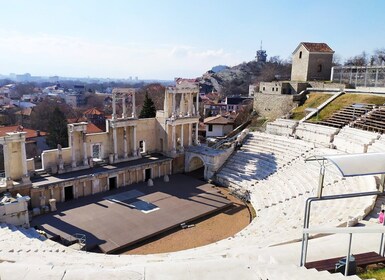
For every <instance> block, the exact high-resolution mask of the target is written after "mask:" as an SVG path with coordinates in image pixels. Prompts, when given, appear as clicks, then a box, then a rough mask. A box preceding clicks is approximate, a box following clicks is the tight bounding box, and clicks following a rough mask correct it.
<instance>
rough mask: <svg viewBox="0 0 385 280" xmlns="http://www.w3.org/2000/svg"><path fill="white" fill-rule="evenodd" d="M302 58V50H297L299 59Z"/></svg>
mask: <svg viewBox="0 0 385 280" xmlns="http://www.w3.org/2000/svg"><path fill="white" fill-rule="evenodd" d="M301 58H302V51H300V52H299V59H301Z"/></svg>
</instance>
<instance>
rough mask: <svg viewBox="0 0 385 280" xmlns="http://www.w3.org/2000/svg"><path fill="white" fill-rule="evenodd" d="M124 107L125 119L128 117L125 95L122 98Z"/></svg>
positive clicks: (123, 116)
mask: <svg viewBox="0 0 385 280" xmlns="http://www.w3.org/2000/svg"><path fill="white" fill-rule="evenodd" d="M122 107H123V113H122V118H123V119H125V118H127V108H126V97H125V96H124V97H123V98H122Z"/></svg>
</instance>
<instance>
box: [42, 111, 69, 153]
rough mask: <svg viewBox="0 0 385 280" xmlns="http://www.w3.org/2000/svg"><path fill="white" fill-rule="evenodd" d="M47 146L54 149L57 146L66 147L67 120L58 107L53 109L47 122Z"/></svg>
mask: <svg viewBox="0 0 385 280" xmlns="http://www.w3.org/2000/svg"><path fill="white" fill-rule="evenodd" d="M47 132H48V136H47V144H48V146H49V147H50V148H56V147H57V145H58V144H60V145H61V146H62V147H68V132H67V119H66V117H65V115H64V113H63V112H62V111H60V109H59V107H55V109H54V110H53V112H52V114H51V116H50V118H49V121H48V130H47Z"/></svg>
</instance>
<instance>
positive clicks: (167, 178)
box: [163, 174, 170, 183]
mask: <svg viewBox="0 0 385 280" xmlns="http://www.w3.org/2000/svg"><path fill="white" fill-rule="evenodd" d="M163 181H164V182H166V183H167V182H170V178H169V177H168V175H167V174H166V175H164V177H163Z"/></svg>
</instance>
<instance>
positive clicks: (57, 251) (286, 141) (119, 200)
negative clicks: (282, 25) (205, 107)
mask: <svg viewBox="0 0 385 280" xmlns="http://www.w3.org/2000/svg"><path fill="white" fill-rule="evenodd" d="M298 53H300V55H298ZM332 54H333V51H331V49H330V48H329V47H328V46H327V45H326V44H323V43H301V44H300V45H299V46H298V48H297V49H296V50H295V52H294V53H293V56H294V58H295V57H299V58H300V59H306V58H307V57H308V58H309V59H308V64H307V70H308V71H299V70H298V69H296V68H295V67H296V64H295V59H293V68H294V69H293V71H292V80H293V81H287V82H285V83H283V82H282V83H275V82H273V83H272V84H267V83H265V84H264V85H261V88H260V91H258V92H257V93H254V102H255V103H254V108H255V110H257V111H259V112H260V114H261V115H265V117H266V118H267V121H266V123H265V124H264V126H263V127H258V129H256V128H253V127H252V126H251V127H241V128H239V129H238V130H235V131H234V133H233V134H231V136H229V137H227V138H225V139H223V140H222V141H220V142H218V143H216V144H215V145H214V146H213V147H208V146H205V145H200V143H199V141H198V134H197V130H198V122H199V116H198V105H199V97H198V94H199V89H198V87H197V85H196V83H195V82H194V80H189V79H177V80H176V83H175V86H173V87H169V88H167V89H166V91H165V99H164V110H162V111H158V112H157V115H156V117H155V118H152V119H138V118H137V116H136V112H135V105H134V104H135V92H134V91H132V90H127V89H116V90H115V91H114V93H113V94H114V104H115V105H114V114H113V116H112V119H110V120H108V121H107V131H106V132H104V133H98V134H92V133H87V130H86V128H87V124H86V123H77V124H70V125H69V127H68V131H69V134H70V147H69V148H61V147H58V148H57V149H54V150H48V151H45V152H44V153H43V155H42V157H43V170H35V169H34V166H33V163H32V162H31V161H29V160H28V159H26V158H25V149H24V148H23V145H24V143H25V136H24V134H23V132H20V131H18V132H13V133H9V134H8V135H7V136H5V137H3V138H2V139H0V140H1V143H2V144H3V148H4V156H5V160H7V161H6V162H8V163H7V164H6V166H5V173H6V177H5V179H4V180H2V185H1V189H2V190H3V192H6V191H7V192H9V193H10V196H9V197H8V201H6V200H4V201H3V202H2V203H3V204H2V207H1V208H0V209H1V210H2V211H4V212H2V215H3V216H4V217H5V218H4V219H8V220H6V223H2V224H1V228H0V233H1V234H0V236H1V243H0V252H1V254H0V277H1V279H91V278H92V279H110V278H111V279H266V280H267V279H344V278H345V276H344V274H353V275H350V276H347V277H348V278H350V279H360V278H359V277H358V276H356V275H354V273H350V270H352V268H353V266H354V265H357V266H366V265H368V264H373V263H377V262H382V261H384V260H385V258H384V257H383V255H384V246H385V245H384V242H383V241H384V240H383V239H381V236H382V234H383V233H384V232H385V228H384V227H383V226H381V225H379V224H378V222H377V213H378V212H379V211H380V210H381V209H382V203H383V191H384V184H385V177H384V174H385V157H384V155H385V138H384V136H383V132H384V129H385V126H384V123H385V122H384V120H385V107H384V106H383V104H384V103H385V97H384V96H383V94H384V93H385V90H384V88H385V84H384V69H383V67H382V68H381V67H378V68H377V69H374V72H373V71H372V69H366V71H371V72H370V73H369V74H370V75H369V74H368V73H366V72H362V71H361V69H360V71H361V72H359V71H358V70H357V69H351V70H350V72H349V70H347V69H342V70H341V69H340V70H341V72H338V71H339V70H338V69H333V71H334V73H340V76H339V78H340V79H339V80H338V81H336V80H335V79H333V76H332V81H328V82H320V81H317V82H313V80H314V79H313V78H314V77H312V76H311V75H319V76H317V78H318V80H327V79H328V78H325V75H326V76H327V77H330V71H331V64H330V63H329V59H331V57H332ZM313 55H314V56H315V57H316V58H317V59H316V60H315V61H316V63H313V62H312V59H311V58H312V57H313ZM313 64H314V65H313ZM301 65H302V66H301V67H303V64H301ZM320 65H321V67H320ZM328 65H330V67H329V70H328ZM313 68H314V69H315V70H314V72H312V71H313V70H312V69H313ZM327 70H328V71H327ZM345 70H346V71H345ZM323 71H326V73H323ZM343 71H345V72H343ZM309 73H310V74H309ZM312 73H313V74H312ZM343 73H348V74H346V75H345V76H346V77H347V78H348V79H349V78H351V77H354V75H356V77H355V80H356V82H357V84H356V86H355V88H354V89H350V88H347V87H346V86H344V83H343V81H342V78H344V77H345V76H343ZM362 73H366V74H362ZM373 73H374V75H375V78H373V77H374V76H373V75H371V74H373ZM300 75H304V76H303V77H300ZM309 75H310V76H309ZM293 76H294V77H296V78H295V81H294V79H293ZM298 80H301V81H308V80H312V82H306V83H305V82H298ZM361 80H362V83H364V86H362V87H361V86H360V84H359V82H360V81H361ZM371 83H374V84H375V86H374V85H372V84H371ZM303 87H304V89H302V88H303ZM273 88H274V90H272V89H273ZM272 91H274V93H272ZM267 99H270V100H271V102H270V103H267V102H266V100H267ZM119 102H120V103H119ZM118 104H120V105H122V104H133V105H132V106H127V108H126V107H125V106H124V105H123V111H122V114H121V115H118V114H117V113H116V111H115V109H116V108H115V106H117V105H118ZM288 107H290V108H289V109H287V108H288ZM154 134H155V135H156V137H154ZM197 170H201V173H200V175H199V177H204V178H205V180H204V181H202V180H199V179H196V178H193V177H191V176H190V177H189V176H188V174H191V172H194V171H197ZM186 173H187V174H186ZM215 185H217V186H220V187H215ZM17 194H19V195H17ZM247 206H248V207H247ZM218 213H219V214H218ZM29 214H31V215H33V217H32V220H31V221H29ZM221 215H222V216H221ZM250 217H251V218H252V220H251V222H250V223H249V221H250V219H251V218H250ZM31 225H32V226H37V227H38V228H40V229H41V230H42V231H44V232H45V236H44V234H43V235H42V234H41V233H42V231H36V230H35V229H34V228H33V227H30V226H31ZM210 231H213V234H210ZM207 232H209V234H207ZM217 233H220V234H217ZM74 234H78V235H77V239H76V241H79V242H78V243H74V244H72V245H71V246H68V247H67V246H64V245H62V244H60V243H59V242H56V241H54V240H51V239H50V238H47V237H51V236H57V237H58V236H59V237H61V238H62V239H65V240H67V241H70V240H69V239H70V238H69V236H70V235H74ZM158 234H161V236H162V237H163V238H158ZM190 235H191V236H192V235H194V238H195V236H199V237H201V238H196V239H193V238H192V237H191V236H190ZM46 236H47V237H46ZM82 238H84V239H82ZM145 238H146V240H148V239H147V238H149V239H150V240H151V243H149V242H147V244H145V245H144V246H142V247H139V246H137V247H135V246H134V247H131V249H130V250H129V251H128V252H126V254H117V253H116V252H118V253H121V252H123V251H124V248H126V246H127V245H133V244H138V243H137V242H141V243H140V244H143V243H146V242H145ZM210 238H211V240H210ZM202 240H203V241H202ZM83 241H84V242H83ZM82 242H83V243H82ZM173 242H174V243H173ZM162 243H163V245H165V246H163V248H162ZM180 243H186V244H182V245H186V246H179V247H178V246H175V247H172V246H174V245H172V244H176V245H178V244H180ZM151 244H153V245H151ZM91 245H92V248H93V249H94V248H98V249H99V252H93V251H92V250H88V249H91V248H87V246H91ZM146 246H147V247H146ZM76 247H83V248H85V249H87V250H86V251H85V250H78V249H79V248H76ZM151 247H152V248H151ZM189 247H190V248H189ZM141 248H142V249H141ZM170 248H175V249H171V250H169V249H170ZM122 250H123V251H122ZM141 250H142V251H141ZM347 255H348V256H351V255H352V256H353V257H354V260H355V261H354V262H353V261H352V262H350V261H349V262H346V263H345V265H344V266H343V269H342V270H341V271H340V272H341V273H331V271H332V270H334V268H335V267H334V266H335V263H336V262H338V260H340V259H342V258H344V257H346V256H347ZM350 258H352V257H350ZM328 260H329V261H328ZM330 263H331V267H330ZM349 268H350V269H349Z"/></svg>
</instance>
